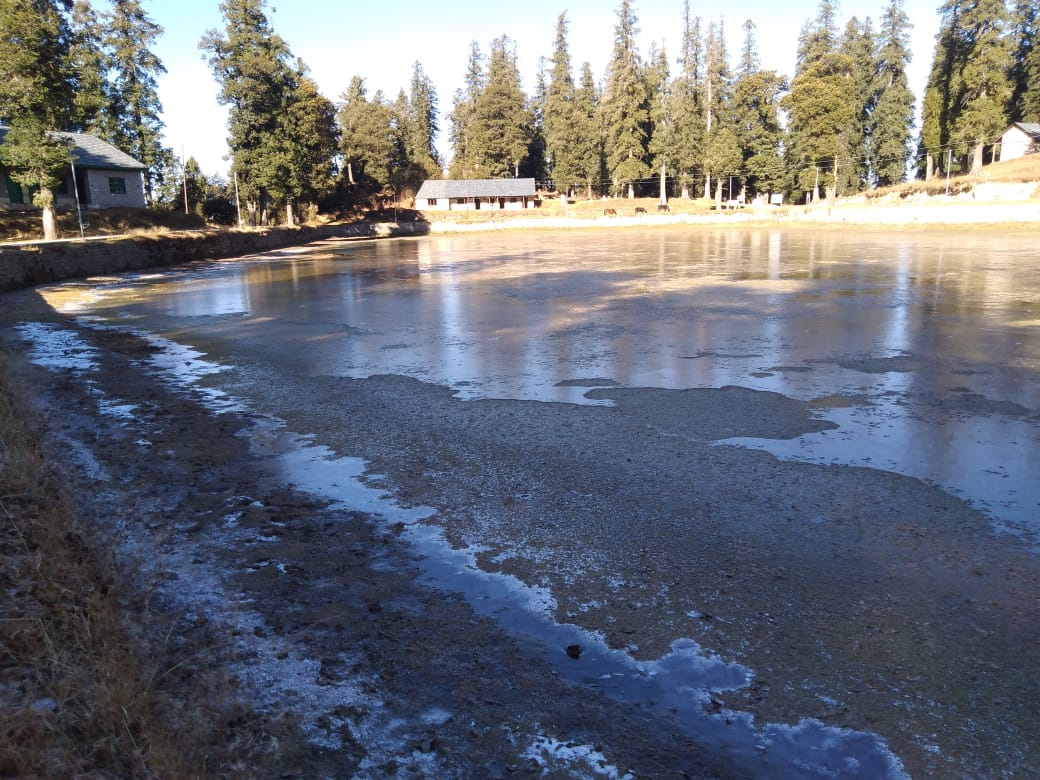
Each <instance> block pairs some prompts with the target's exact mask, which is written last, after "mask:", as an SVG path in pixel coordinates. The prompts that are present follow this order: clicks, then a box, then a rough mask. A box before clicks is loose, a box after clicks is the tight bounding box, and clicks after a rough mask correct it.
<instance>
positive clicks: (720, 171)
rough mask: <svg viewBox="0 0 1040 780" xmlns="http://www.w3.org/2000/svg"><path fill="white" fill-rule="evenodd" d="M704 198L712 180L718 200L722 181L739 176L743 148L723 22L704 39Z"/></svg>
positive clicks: (709, 25)
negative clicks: (737, 122) (739, 134)
mask: <svg viewBox="0 0 1040 780" xmlns="http://www.w3.org/2000/svg"><path fill="white" fill-rule="evenodd" d="M704 50H705V67H704V85H703V87H702V90H701V94H702V95H703V98H704V142H705V145H704V159H703V160H702V165H703V170H704V197H705V198H709V197H711V182H712V178H713V177H716V181H715V200H716V201H719V200H720V199H721V197H722V189H721V187H722V179H721V178H718V177H726V178H728V177H730V176H734V175H738V174H739V173H740V157H741V155H740V147H739V144H738V141H737V134H736V130H735V128H734V119H733V106H732V99H733V78H732V74H731V73H730V67H729V54H728V52H727V50H726V31H725V26H724V24H723V23H722V22H721V21H720V22H719V23H718V24H716V23H715V22H714V21H710V22H709V23H708V30H707V32H706V33H705V40H704Z"/></svg>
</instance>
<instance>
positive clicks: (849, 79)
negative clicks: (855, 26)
mask: <svg viewBox="0 0 1040 780" xmlns="http://www.w3.org/2000/svg"><path fill="white" fill-rule="evenodd" d="M853 76H854V63H853V61H852V58H851V57H849V56H848V55H847V54H843V53H841V52H840V51H839V50H838V37H837V33H836V28H835V19H834V4H833V3H831V2H830V0H822V2H821V3H820V7H819V10H818V11H817V15H816V18H815V19H814V20H813V21H812V22H811V23H809V24H807V25H806V26H805V27H804V28H803V29H802V33H801V35H800V37H799V46H798V59H797V63H796V71H795V76H794V80H793V81H792V82H791V91H790V93H788V94H787V95H786V96H785V97H784V101H783V103H784V106H785V108H786V109H787V112H788V115H789V117H790V125H789V129H788V141H789V143H788V152H787V163H788V169H789V175H791V176H792V188H793V189H794V190H795V191H796V192H808V191H812V192H813V200H814V201H815V200H816V199H818V198H819V185H820V184H823V185H824V187H825V188H826V189H827V192H828V196H829V197H830V196H833V195H834V194H836V191H837V182H838V173H839V170H838V168H839V165H840V160H841V158H842V155H843V153H845V151H846V150H847V149H848V147H849V136H850V133H851V132H852V131H854V130H855V129H856V127H857V124H858V123H857V115H858V110H857V106H856V94H855V91H854V85H855V81H854V78H853Z"/></svg>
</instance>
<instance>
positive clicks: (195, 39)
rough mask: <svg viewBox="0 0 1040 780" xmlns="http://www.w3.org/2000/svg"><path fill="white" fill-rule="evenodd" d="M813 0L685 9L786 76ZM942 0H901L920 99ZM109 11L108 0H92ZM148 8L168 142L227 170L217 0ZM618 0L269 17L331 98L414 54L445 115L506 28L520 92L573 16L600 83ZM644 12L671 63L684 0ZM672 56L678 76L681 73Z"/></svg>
mask: <svg viewBox="0 0 1040 780" xmlns="http://www.w3.org/2000/svg"><path fill="white" fill-rule="evenodd" d="M818 4H819V3H818V0H786V2H778V1H777V0H744V2H742V3H740V4H739V5H738V6H733V7H732V10H731V8H730V7H728V6H727V4H718V3H711V2H707V1H706V0H691V3H690V10H691V14H692V15H694V16H700V17H701V18H702V19H703V20H705V22H706V21H707V20H708V19H709V18H710V17H712V16H714V17H715V18H716V19H720V18H722V19H723V20H724V22H725V25H726V31H727V38H728V43H729V51H730V58H731V60H735V59H736V56H737V55H738V54H739V51H740V44H741V40H742V36H743V32H742V30H741V26H742V24H743V22H744V20H745V19H749V18H750V19H751V20H752V21H754V22H755V24H756V26H757V30H756V34H757V38H758V45H759V51H760V54H761V59H762V67H763V68H769V69H773V70H778V71H780V72H781V73H783V74H785V75H787V76H788V77H790V76H792V75H793V71H794V59H795V52H796V49H797V41H798V33H799V31H800V30H801V28H802V26H803V24H805V22H806V21H807V20H809V19H811V18H813V17H814V16H815V14H816V10H817V7H818ZM886 4H887V2H886V0H880V1H875V2H869V1H868V0H844V2H839V5H838V20H839V25H840V26H841V27H844V25H845V23H846V21H848V19H849V18H851V17H852V16H857V17H858V18H860V19H863V18H866V17H868V16H869V17H871V18H872V19H873V20H874V21H875V26H876V23H877V21H878V20H879V19H880V16H881V13H882V11H883V9H884V7H885V5H886ZM939 4H940V0H905V6H904V8H905V10H906V13H907V14H908V15H909V17H910V19H911V21H912V22H913V24H914V29H913V31H912V33H911V35H912V38H911V48H912V50H913V55H914V59H913V62H912V63H911V71H910V81H911V88H912V89H913V90H914V93H915V95H916V96H917V99H918V109H920V96H921V92H922V91H923V86H924V80H925V78H926V75H927V70H928V67H929V65H930V63H931V58H932V53H933V50H934V45H935V33H936V31H937V29H938V16H937V14H936V9H937V8H938V7H939ZM95 5H96V7H98V8H99V9H100V8H104V7H105V3H104V1H103V0H98V1H97V2H96V3H95ZM143 5H144V8H145V10H146V11H147V12H148V14H149V16H150V17H151V18H152V19H153V20H154V21H155V22H157V23H158V24H160V25H162V27H163V28H164V30H165V33H164V35H163V36H162V38H161V39H160V41H159V42H158V44H157V45H156V47H155V53H156V54H157V55H158V56H159V57H160V58H161V59H162V61H163V64H164V65H165V66H166V69H167V71H168V73H167V74H166V75H165V76H163V77H162V79H161V80H160V82H159V97H160V99H161V100H162V104H163V119H164V121H165V123H166V143H167V144H168V145H169V146H170V147H171V148H172V149H173V150H174V151H175V152H176V153H177V154H178V155H180V154H181V151H182V149H183V152H184V154H185V155H186V156H188V157H190V156H194V157H195V158H196V159H197V160H198V161H199V164H200V165H201V166H202V169H203V171H204V172H205V173H206V174H215V173H219V174H221V175H226V173H227V170H228V167H229V166H228V162H227V161H226V160H224V159H223V157H224V156H225V155H226V154H227V143H226V139H227V129H226V122H227V112H226V109H225V108H224V107H222V106H220V105H219V104H218V103H217V97H216V95H217V85H216V83H215V82H214V80H213V75H212V73H211V71H210V70H209V66H208V65H207V64H206V62H205V61H204V59H203V57H202V53H201V52H200V51H199V49H198V44H199V39H200V38H201V37H202V35H203V33H205V31H206V30H208V29H211V28H217V29H222V27H223V25H222V19H221V15H220V3H219V0H144V3H143ZM618 5H619V2H618V0H518V1H516V2H488V0H449V1H448V2H444V3H437V2H432V1H431V0H396V1H395V2H382V3H381V2H373V1H372V0H366V1H365V2H361V0H292V2H288V0H286V2H284V3H279V2H277V1H275V2H273V8H269V9H268V10H269V13H268V19H269V20H270V22H271V25H272V27H273V29H274V31H275V32H276V33H278V34H279V35H281V36H282V37H283V38H284V39H285V40H286V41H287V42H288V44H289V46H290V48H291V49H292V52H293V54H294V55H295V56H297V57H300V58H302V59H303V61H304V62H305V63H307V65H308V66H309V67H310V68H311V75H312V76H313V77H314V79H315V80H316V81H317V83H318V85H319V87H320V88H321V90H322V92H323V93H324V94H325V96H326V97H328V98H329V99H331V100H333V101H334V102H338V101H339V98H340V96H341V95H342V93H343V92H344V91H345V90H346V88H347V85H348V83H349V82H350V79H351V77H352V76H353V75H355V74H358V75H360V76H362V77H363V78H364V79H365V85H366V87H367V88H368V92H369V96H371V95H372V94H374V93H375V91H376V90H377V89H381V90H382V91H383V92H384V93H385V94H386V95H387V97H388V98H390V99H393V98H394V97H396V96H397V93H398V91H399V90H400V89H402V88H404V89H405V90H407V89H408V84H409V81H410V78H411V70H412V63H414V62H415V61H416V60H418V61H419V62H420V63H421V64H422V66H423V69H424V70H425V71H426V74H427V75H428V76H429V77H430V79H431V80H432V81H433V84H434V87H435V88H436V91H437V97H438V101H439V105H440V109H441V112H442V114H443V115H446V113H447V112H448V111H450V110H451V102H452V96H453V95H454V93H455V90H456V89H457V88H458V87H460V86H461V83H462V78H463V75H464V74H465V71H466V64H467V61H468V59H469V50H470V46H469V44H470V41H476V42H477V43H478V44H479V45H480V48H481V50H482V51H484V52H485V53H486V52H487V51H488V50H489V48H490V42H491V41H492V39H494V38H496V37H498V36H500V35H503V34H505V35H508V36H509V37H510V38H512V39H513V40H514V41H516V44H517V53H518V55H519V64H520V69H521V73H522V74H523V77H524V80H525V83H524V86H525V89H527V91H528V93H530V91H531V90H532V88H533V85H534V80H535V74H536V73H537V69H538V60H539V58H540V57H545V58H548V57H549V56H551V54H552V46H553V40H554V37H555V31H556V19H557V17H558V16H559V14H560V13H561V12H562V11H566V12H567V18H568V20H569V32H568V44H569V48H570V54H571V59H572V61H573V63H574V69H575V77H577V75H578V71H579V69H580V66H581V64H582V63H583V62H586V61H588V62H589V63H590V64H591V65H592V71H593V74H594V75H595V77H596V79H597V80H600V79H602V78H603V73H604V69H605V67H606V64H607V61H608V60H609V58H610V54H611V50H612V46H613V30H614V24H615V22H616V18H617V17H616V10H617V7H618ZM633 8H634V10H635V13H636V16H637V17H638V18H639V24H638V27H639V34H638V38H637V43H638V47H639V51H640V53H641V54H642V55H643V56H644V57H645V56H646V54H647V53H648V52H649V51H650V47H651V44H652V43H654V42H655V41H656V42H657V44H658V46H661V45H663V46H664V47H665V49H666V51H667V53H668V56H669V59H670V60H671V61H672V63H674V62H675V59H676V58H677V56H678V54H679V47H680V44H681V38H682V21H683V19H682V16H683V3H682V0H634V1H633ZM676 67H677V66H675V65H674V64H673V73H674V72H675V70H676ZM447 129H448V121H447V117H446V116H443V118H442V120H441V136H440V138H439V141H438V148H440V149H441V150H442V151H443V152H445V153H447V151H448V143H447Z"/></svg>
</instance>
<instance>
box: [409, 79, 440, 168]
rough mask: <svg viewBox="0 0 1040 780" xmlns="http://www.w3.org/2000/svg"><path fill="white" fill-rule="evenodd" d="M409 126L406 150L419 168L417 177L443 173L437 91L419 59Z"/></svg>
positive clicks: (410, 101) (414, 164) (412, 161)
mask: <svg viewBox="0 0 1040 780" xmlns="http://www.w3.org/2000/svg"><path fill="white" fill-rule="evenodd" d="M406 126H407V135H406V138H405V151H406V152H407V155H408V160H409V161H410V163H411V164H412V165H413V166H414V168H415V171H416V174H417V176H416V178H419V177H421V178H422V179H426V178H435V177H439V176H440V175H441V163H440V158H439V155H438V154H437V130H438V127H437V91H436V89H434V86H433V82H432V81H431V80H430V77H429V76H427V75H426V73H425V72H424V71H423V68H422V65H420V64H419V63H418V62H416V63H415V64H414V65H412V80H411V85H410V90H409V94H408V108H407V114H406ZM420 183H421V182H420Z"/></svg>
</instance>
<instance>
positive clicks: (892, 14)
mask: <svg viewBox="0 0 1040 780" xmlns="http://www.w3.org/2000/svg"><path fill="white" fill-rule="evenodd" d="M878 43H879V48H878V69H877V86H876V94H877V98H876V103H875V107H874V114H873V118H872V119H873V121H872V125H871V146H870V166H871V168H872V169H873V171H874V175H875V176H876V177H877V183H878V184H879V185H880V186H882V187H887V186H890V185H892V184H898V183H899V182H901V181H903V179H904V178H905V177H906V163H907V159H908V157H909V154H910V135H911V127H912V126H913V121H914V96H913V93H912V92H911V91H910V87H909V83H908V80H907V75H906V69H907V67H908V66H909V64H910V56H911V55H910V20H909V18H908V17H907V15H906V12H905V11H904V10H903V0H890V2H889V4H888V6H887V7H886V8H885V11H884V14H883V15H882V17H881V29H880V34H879V42H878Z"/></svg>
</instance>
